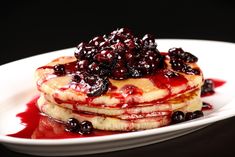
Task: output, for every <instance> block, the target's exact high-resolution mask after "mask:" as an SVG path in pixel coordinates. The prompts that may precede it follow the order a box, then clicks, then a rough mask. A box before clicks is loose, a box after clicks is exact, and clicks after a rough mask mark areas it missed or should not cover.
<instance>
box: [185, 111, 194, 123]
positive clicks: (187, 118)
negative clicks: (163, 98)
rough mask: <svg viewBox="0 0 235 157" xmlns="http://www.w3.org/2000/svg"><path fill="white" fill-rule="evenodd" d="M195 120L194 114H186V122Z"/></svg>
mask: <svg viewBox="0 0 235 157" xmlns="http://www.w3.org/2000/svg"><path fill="white" fill-rule="evenodd" d="M194 118H195V117H194V114H193V112H187V113H186V114H185V120H186V121H188V120H192V119H194Z"/></svg>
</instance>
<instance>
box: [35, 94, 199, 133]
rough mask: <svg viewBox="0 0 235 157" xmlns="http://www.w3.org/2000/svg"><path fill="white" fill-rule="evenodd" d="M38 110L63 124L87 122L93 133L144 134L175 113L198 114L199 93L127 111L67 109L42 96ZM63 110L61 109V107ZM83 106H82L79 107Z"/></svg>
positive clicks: (64, 105)
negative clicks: (73, 119)
mask: <svg viewBox="0 0 235 157" xmlns="http://www.w3.org/2000/svg"><path fill="white" fill-rule="evenodd" d="M37 105H38V108H39V109H40V111H41V112H42V113H44V114H46V115H47V116H49V117H52V118H54V119H56V120H58V121H61V122H64V123H66V121H67V120H68V119H69V118H76V119H78V120H79V121H84V120H87V121H90V122H92V124H93V127H94V128H95V129H99V130H112V131H134V130H145V129H152V128H156V127H161V126H165V125H168V124H169V123H170V121H171V118H170V117H171V114H172V113H173V112H174V111H178V110H180V111H183V112H185V113H186V112H192V111H196V110H201V107H202V102H201V99H200V95H199V90H195V91H193V92H191V93H187V94H185V95H182V96H180V97H177V98H175V99H172V100H169V101H167V102H165V103H164V104H155V105H153V104H149V106H141V105H140V106H139V107H132V108H126V109H113V108H106V109H103V108H102V109H100V108H92V107H90V108H86V107H84V108H80V109H79V108H78V109H77V110H73V108H71V109H69V108H70V107H68V106H69V104H62V105H61V104H60V105H58V104H53V103H51V102H49V101H47V100H46V99H45V97H44V95H41V96H40V98H39V100H38V103H37ZM62 106H63V107H62ZM81 106H84V105H81Z"/></svg>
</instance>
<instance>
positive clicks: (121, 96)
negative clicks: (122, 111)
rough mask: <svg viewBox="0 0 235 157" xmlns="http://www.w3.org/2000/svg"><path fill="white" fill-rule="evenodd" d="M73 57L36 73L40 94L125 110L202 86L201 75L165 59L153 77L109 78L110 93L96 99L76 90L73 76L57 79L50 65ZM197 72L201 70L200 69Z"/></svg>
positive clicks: (69, 61) (65, 100)
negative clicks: (169, 74) (176, 67)
mask: <svg viewBox="0 0 235 157" xmlns="http://www.w3.org/2000/svg"><path fill="white" fill-rule="evenodd" d="M75 61H76V58H75V57H73V56H63V57H59V58H57V59H55V60H53V61H52V62H50V63H48V64H47V65H45V66H43V67H40V68H38V69H37V70H36V73H35V77H36V81H37V87H38V89H39V91H40V92H42V93H44V94H45V95H47V96H49V97H50V100H53V101H54V103H71V104H76V103H79V104H92V105H98V106H101V105H103V106H108V107H117V105H121V106H120V107H128V106H123V104H139V103H146V102H152V101H159V102H160V101H161V102H162V101H166V100H168V99H171V98H173V97H176V96H179V95H181V94H184V93H187V92H190V91H192V90H194V89H197V88H200V87H201V85H202V83H203V75H202V72H200V74H199V75H189V74H185V73H182V72H178V71H174V70H173V69H172V68H171V65H170V63H169V58H166V59H165V63H166V67H165V68H164V70H160V71H159V72H157V73H156V74H154V75H151V76H145V77H143V78H129V79H125V80H113V79H109V81H110V83H111V84H112V85H111V86H110V88H109V90H108V91H107V92H106V93H105V94H103V95H101V96H97V97H88V96H87V93H86V90H84V89H82V88H80V87H81V86H80V87H79V88H78V86H77V85H76V83H74V82H72V74H66V75H64V76H57V75H55V74H54V70H53V66H54V65H56V64H66V63H72V62H75ZM189 65H190V66H191V67H192V68H198V69H199V67H198V66H197V64H196V63H189ZM169 70H170V71H174V72H175V73H177V74H179V76H178V77H176V78H169V77H165V75H166V73H167V72H168V71H169ZM199 70H200V69H199Z"/></svg>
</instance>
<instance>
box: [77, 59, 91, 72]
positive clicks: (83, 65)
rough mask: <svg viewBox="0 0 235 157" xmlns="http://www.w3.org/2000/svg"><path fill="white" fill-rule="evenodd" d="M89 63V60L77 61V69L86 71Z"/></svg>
mask: <svg viewBox="0 0 235 157" xmlns="http://www.w3.org/2000/svg"><path fill="white" fill-rule="evenodd" d="M88 65H89V62H88V60H81V61H78V62H77V64H76V69H77V70H78V71H86V70H87V68H88Z"/></svg>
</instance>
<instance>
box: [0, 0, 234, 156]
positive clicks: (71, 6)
mask: <svg viewBox="0 0 235 157" xmlns="http://www.w3.org/2000/svg"><path fill="white" fill-rule="evenodd" d="M3 6H4V7H3V8H2V9H1V11H3V14H1V20H2V23H3V24H4V25H3V26H5V27H6V28H5V29H3V31H2V37H3V38H4V41H3V44H2V52H1V57H0V65H1V64H4V63H7V62H10V61H14V60H18V59H21V58H25V57H28V56H32V55H35V54H40V53H46V52H50V51H54V50H59V49H63V48H69V47H74V46H76V45H77V44H78V43H79V42H81V41H83V40H85V41H87V40H89V39H90V38H92V37H93V36H95V35H99V34H105V33H108V32H110V31H112V30H113V29H115V28H118V27H129V28H131V29H132V30H133V31H134V32H137V34H138V35H143V34H145V33H151V34H154V35H156V37H157V38H186V39H207V40H218V41H228V42H234V43H235V31H234V28H235V24H234V23H233V21H234V15H235V4H234V3H232V2H227V1H223V2H218V1H211V2H210V1H207V2H200V1H182V2H178V1H177V2H171V1H169V0H165V1H157V3H155V4H152V2H150V1H148V0H147V1H146V0H145V1H144V3H143V2H142V3H140V2H135V3H134V4H133V2H127V1H118V2H115V3H113V4H109V2H87V3H81V2H56V3H54V2H46V3H45V2H44V3H43V2H28V3H26V2H15V3H8V4H4V5H3ZM124 6H125V7H124ZM234 124H235V117H233V118H229V119H226V120H223V121H220V122H217V123H214V124H212V125H210V126H208V127H206V128H204V129H201V130H199V131H196V132H194V133H191V134H188V135H185V136H182V137H179V138H176V139H172V140H168V141H165V142H161V143H157V144H152V145H149V146H144V147H139V148H135V149H130V150H123V151H117V152H111V153H102V154H96V155H88V156H94V157H98V156H109V157H110V156H111V157H115V156H135V157H138V156H146V154H147V156H163V155H164V156H184V155H187V156H190V157H194V156H195V157H196V156H197V157H198V156H202V155H203V156H212V155H213V156H214V157H215V156H220V157H221V156H226V157H228V156H233V155H234V154H235V149H234V140H235V125H234ZM0 152H1V154H4V156H16V157H23V156H24V157H27V155H23V154H18V153H15V152H12V151H10V150H8V149H7V148H5V147H4V146H2V145H0Z"/></svg>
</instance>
